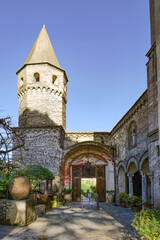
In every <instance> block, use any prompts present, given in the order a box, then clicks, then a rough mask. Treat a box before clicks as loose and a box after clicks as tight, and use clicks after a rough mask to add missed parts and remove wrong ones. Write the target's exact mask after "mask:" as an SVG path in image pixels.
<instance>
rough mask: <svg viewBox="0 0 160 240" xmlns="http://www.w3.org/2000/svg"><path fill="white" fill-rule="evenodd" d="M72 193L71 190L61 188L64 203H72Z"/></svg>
mask: <svg viewBox="0 0 160 240" xmlns="http://www.w3.org/2000/svg"><path fill="white" fill-rule="evenodd" d="M73 192H74V190H73V189H71V188H67V189H66V188H63V190H62V196H63V200H64V201H65V202H71V201H72V193H73Z"/></svg>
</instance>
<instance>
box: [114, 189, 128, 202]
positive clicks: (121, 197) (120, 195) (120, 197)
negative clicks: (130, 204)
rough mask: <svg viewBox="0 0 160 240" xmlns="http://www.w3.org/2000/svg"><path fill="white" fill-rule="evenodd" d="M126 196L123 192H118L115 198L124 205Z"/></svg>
mask: <svg viewBox="0 0 160 240" xmlns="http://www.w3.org/2000/svg"><path fill="white" fill-rule="evenodd" d="M128 197H129V196H128V194H127V193H125V192H120V193H119V194H118V196H117V198H118V199H119V201H120V203H126V199H128Z"/></svg>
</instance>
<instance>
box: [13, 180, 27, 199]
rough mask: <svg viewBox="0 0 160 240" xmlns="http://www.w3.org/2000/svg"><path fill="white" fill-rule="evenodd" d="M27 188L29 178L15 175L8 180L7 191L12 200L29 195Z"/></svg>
mask: <svg viewBox="0 0 160 240" xmlns="http://www.w3.org/2000/svg"><path fill="white" fill-rule="evenodd" d="M29 190H30V184H29V180H28V179H27V178H25V177H17V178H14V179H13V180H12V181H11V182H10V185H9V193H10V194H11V197H12V199H14V200H21V199H26V198H27V197H28V195H29Z"/></svg>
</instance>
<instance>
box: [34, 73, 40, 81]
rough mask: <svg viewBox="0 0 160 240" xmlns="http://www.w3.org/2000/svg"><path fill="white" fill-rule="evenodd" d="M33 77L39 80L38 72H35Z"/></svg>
mask: <svg viewBox="0 0 160 240" xmlns="http://www.w3.org/2000/svg"><path fill="white" fill-rule="evenodd" d="M34 78H35V80H36V82H39V81H40V75H39V73H35V74H34Z"/></svg>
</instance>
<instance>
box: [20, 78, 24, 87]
mask: <svg viewBox="0 0 160 240" xmlns="http://www.w3.org/2000/svg"><path fill="white" fill-rule="evenodd" d="M22 86H23V77H22V78H21V80H20V87H22Z"/></svg>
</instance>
